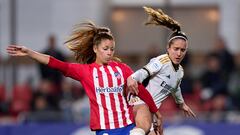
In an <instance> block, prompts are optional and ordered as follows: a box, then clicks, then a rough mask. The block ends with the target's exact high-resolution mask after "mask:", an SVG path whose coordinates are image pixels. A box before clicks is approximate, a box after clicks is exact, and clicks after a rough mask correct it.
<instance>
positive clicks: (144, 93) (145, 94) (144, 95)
mask: <svg viewBox="0 0 240 135" xmlns="http://www.w3.org/2000/svg"><path fill="white" fill-rule="evenodd" d="M123 70H124V71H125V73H126V76H125V77H126V78H128V77H129V76H130V75H131V74H132V73H133V71H132V69H131V68H130V67H129V66H127V65H126V64H124V69H123ZM138 90H139V93H138V97H139V98H140V99H142V100H143V101H144V102H145V103H146V104H147V105H148V107H149V110H150V111H151V112H152V113H155V112H157V111H158V109H157V106H156V104H155V103H154V101H153V98H152V96H151V94H150V93H149V92H148V91H147V90H146V89H145V87H144V86H143V85H142V84H139V85H138Z"/></svg>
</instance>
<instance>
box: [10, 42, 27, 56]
mask: <svg viewBox="0 0 240 135" xmlns="http://www.w3.org/2000/svg"><path fill="white" fill-rule="evenodd" d="M6 50H7V53H8V54H9V55H11V56H26V55H28V54H27V52H28V49H27V48H26V47H24V46H17V45H9V46H8V47H7V49H6Z"/></svg>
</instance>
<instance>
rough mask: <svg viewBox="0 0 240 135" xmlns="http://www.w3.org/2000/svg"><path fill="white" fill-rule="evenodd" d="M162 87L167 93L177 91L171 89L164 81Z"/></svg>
mask: <svg viewBox="0 0 240 135" xmlns="http://www.w3.org/2000/svg"><path fill="white" fill-rule="evenodd" d="M160 86H162V87H163V88H164V89H166V90H167V91H174V90H175V89H174V88H173V87H171V86H170V85H168V84H167V83H166V82H165V81H162V83H161V84H160Z"/></svg>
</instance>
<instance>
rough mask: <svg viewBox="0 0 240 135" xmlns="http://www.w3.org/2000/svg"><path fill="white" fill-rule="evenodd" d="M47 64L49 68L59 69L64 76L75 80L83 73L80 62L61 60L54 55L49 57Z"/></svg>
mask: <svg viewBox="0 0 240 135" xmlns="http://www.w3.org/2000/svg"><path fill="white" fill-rule="evenodd" d="M47 65H48V66H49V67H50V68H53V69H56V70H58V71H60V72H61V73H62V74H63V75H64V76H66V77H71V78H73V79H75V80H80V79H81V78H82V76H83V74H84V73H83V72H84V69H83V66H82V64H76V63H68V62H63V61H60V60H58V59H56V58H54V57H50V60H49V62H48V64H47Z"/></svg>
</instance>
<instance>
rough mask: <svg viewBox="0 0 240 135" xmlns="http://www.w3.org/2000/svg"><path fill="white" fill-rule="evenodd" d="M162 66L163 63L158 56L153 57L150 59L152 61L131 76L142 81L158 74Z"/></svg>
mask: <svg viewBox="0 0 240 135" xmlns="http://www.w3.org/2000/svg"><path fill="white" fill-rule="evenodd" d="M161 67H162V63H161V62H160V61H159V59H158V58H153V59H151V60H150V62H149V63H148V64H147V65H145V66H144V67H143V68H142V69H139V70H137V71H136V72H135V73H134V74H132V75H131V76H132V77H133V79H135V80H136V81H138V82H140V83H142V82H143V80H145V79H146V78H147V77H148V76H152V75H153V74H156V73H157V72H158V71H159V70H160V69H161Z"/></svg>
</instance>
